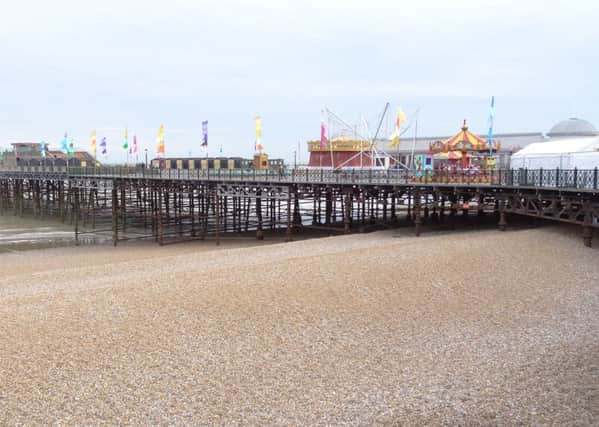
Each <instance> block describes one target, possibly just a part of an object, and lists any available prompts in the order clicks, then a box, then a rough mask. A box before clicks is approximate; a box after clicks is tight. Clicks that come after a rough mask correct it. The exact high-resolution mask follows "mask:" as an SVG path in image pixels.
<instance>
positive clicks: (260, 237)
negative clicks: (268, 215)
mask: <svg viewBox="0 0 599 427" xmlns="http://www.w3.org/2000/svg"><path fill="white" fill-rule="evenodd" d="M256 218H257V220H258V227H257V228H256V239H258V240H264V231H263V230H262V189H260V188H259V189H258V190H257V191H256Z"/></svg>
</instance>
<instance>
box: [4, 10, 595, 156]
mask: <svg viewBox="0 0 599 427" xmlns="http://www.w3.org/2000/svg"><path fill="white" fill-rule="evenodd" d="M6 3H7V4H5V5H3V8H2V15H1V16H0V20H1V25H0V51H1V52H2V55H0V77H1V78H0V88H1V93H2V97H1V98H0V111H1V115H0V146H3V147H7V146H8V144H9V143H10V142H16V141H31V142H39V141H40V140H45V141H47V142H49V143H50V145H51V147H55V148H57V147H58V146H59V141H60V139H61V138H62V135H63V134H64V132H65V131H68V132H69V135H71V136H72V137H74V138H75V141H76V146H77V147H78V148H81V149H89V139H90V138H89V135H90V132H91V131H92V130H93V129H97V132H98V137H99V138H101V137H102V136H106V137H107V138H108V142H109V151H110V153H111V155H110V157H109V158H108V160H109V161H116V160H122V159H124V157H125V156H124V152H123V151H122V150H121V149H119V146H120V143H121V139H122V133H123V130H124V128H125V127H128V128H129V133H130V136H132V135H133V134H137V135H138V140H139V143H140V145H141V147H142V149H143V148H146V147H147V148H148V149H149V153H150V156H153V155H154V154H155V151H156V143H155V139H156V132H157V130H158V128H159V127H160V125H161V124H164V126H165V136H166V151H167V155H169V154H170V155H182V154H188V153H189V152H191V153H192V154H196V155H199V154H200V140H201V121H202V120H208V121H209V138H210V141H209V144H210V154H218V151H219V148H220V146H221V145H222V147H223V154H224V155H242V156H250V155H251V154H252V153H253V148H254V116H255V115H256V114H259V115H261V116H262V128H263V144H264V147H265V151H266V152H268V153H269V154H270V155H271V156H272V157H285V158H286V159H288V160H291V159H293V150H295V149H297V147H298V143H300V142H301V156H302V158H303V159H305V158H306V154H307V153H306V148H305V141H306V140H309V139H318V138H319V126H320V116H321V110H322V109H323V108H325V107H328V108H330V109H331V110H332V111H334V112H336V113H337V114H338V115H339V116H340V117H342V118H343V119H345V120H346V121H347V122H349V123H350V124H357V123H359V122H360V117H361V115H363V116H364V117H365V118H366V120H367V122H368V123H369V128H370V132H371V133H374V128H375V127H376V122H377V118H378V116H380V113H381V111H382V109H383V107H384V105H385V103H386V102H389V103H390V104H391V109H392V112H393V111H395V110H396V108H397V107H398V106H401V107H402V108H403V110H404V111H405V112H406V113H407V114H408V116H411V115H412V114H411V113H412V112H413V111H414V110H416V109H417V108H420V109H421V110H420V114H419V119H418V129H419V130H418V133H419V135H422V136H425V135H447V134H451V133H455V132H456V131H457V130H458V129H459V126H460V124H461V121H462V119H464V118H467V119H468V121H469V124H470V127H471V129H472V130H473V131H475V132H476V133H480V134H486V126H487V117H488V111H489V100H490V97H491V95H495V98H496V116H495V132H496V133H503V132H517V131H547V130H548V129H549V128H550V127H551V125H552V124H554V123H555V122H557V121H559V120H561V119H563V118H567V117H569V116H572V115H576V116H578V117H581V118H585V119H587V120H589V121H591V122H592V123H593V124H594V125H595V126H596V127H599V107H598V103H599V82H598V80H599V55H598V54H597V52H598V49H599V48H598V47H597V46H599V29H598V28H599V25H598V24H599V13H598V12H599V6H597V2H595V1H593V0H588V1H584V0H581V1H569V2H565V1H536V0H535V1H528V0H526V1H525V0H520V1H486V0H478V1H469V0H454V1H445V0H437V1H426V0H418V1H409V2H407V1H401V0H389V1H387V0H370V1H365V0H361V1H353V0H314V1H297V0H296V1H282V0H278V1H277V0H272V1H270V0H269V1H267V0H254V1H237V0H219V1H213V2H212V1H211V2H208V1H201V0H195V1H193V0H169V1H163V0H161V1H154V0H143V1H142V0H129V1H128V0H102V1H95V2H88V1H80V0H78V1H74V0H73V1H71V0H55V1H52V2H49V1H48V2H47V1H43V0H37V1H32V0H19V1H14V2H6ZM332 130H333V131H335V129H332ZM364 132H365V131H364Z"/></svg>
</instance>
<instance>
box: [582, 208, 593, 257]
mask: <svg viewBox="0 0 599 427" xmlns="http://www.w3.org/2000/svg"><path fill="white" fill-rule="evenodd" d="M585 207H586V209H587V210H589V209H590V207H589V206H588V205H587V206H585ZM591 221H592V219H591V214H590V213H588V211H587V213H586V214H585V216H584V224H583V226H582V240H583V242H584V245H585V246H586V247H587V248H590V247H591V246H592V244H593V230H591Z"/></svg>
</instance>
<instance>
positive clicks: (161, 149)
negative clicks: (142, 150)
mask: <svg viewBox="0 0 599 427" xmlns="http://www.w3.org/2000/svg"><path fill="white" fill-rule="evenodd" d="M156 142H157V143H158V150H157V153H158V157H161V156H164V125H160V129H159V130H158V137H157V138H156Z"/></svg>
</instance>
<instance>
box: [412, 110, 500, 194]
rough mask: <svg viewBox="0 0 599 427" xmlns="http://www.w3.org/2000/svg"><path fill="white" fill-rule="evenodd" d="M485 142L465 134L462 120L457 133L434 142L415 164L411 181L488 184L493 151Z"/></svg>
mask: <svg viewBox="0 0 599 427" xmlns="http://www.w3.org/2000/svg"><path fill="white" fill-rule="evenodd" d="M499 148H500V144H499V143H498V142H497V141H494V144H493V146H492V147H491V146H490V145H489V143H488V141H487V140H486V139H483V138H481V137H479V136H477V135H474V134H473V133H472V132H470V131H469V130H468V126H467V125H466V120H464V124H463V126H462V129H461V130H460V132H458V133H457V134H456V135H454V136H452V137H451V138H448V139H446V140H444V141H435V142H433V143H431V144H430V146H429V153H428V154H422V155H420V156H416V157H420V158H416V159H415V160H416V161H415V169H416V171H415V179H416V180H417V181H426V182H433V181H434V182H447V183H454V182H491V180H492V179H493V171H494V170H495V157H494V156H493V154H492V153H493V150H495V151H497V150H499Z"/></svg>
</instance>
